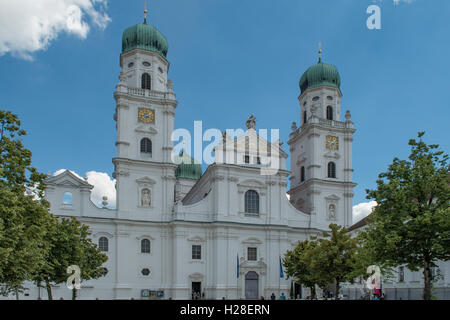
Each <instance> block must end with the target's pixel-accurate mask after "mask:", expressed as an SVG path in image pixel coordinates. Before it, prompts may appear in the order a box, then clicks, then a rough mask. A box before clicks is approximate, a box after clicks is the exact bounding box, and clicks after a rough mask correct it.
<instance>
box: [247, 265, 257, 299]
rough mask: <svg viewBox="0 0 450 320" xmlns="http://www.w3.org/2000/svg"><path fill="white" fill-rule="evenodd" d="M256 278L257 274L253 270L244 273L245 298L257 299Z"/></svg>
mask: <svg viewBox="0 0 450 320" xmlns="http://www.w3.org/2000/svg"><path fill="white" fill-rule="evenodd" d="M258 280H259V276H258V274H257V273H256V272H254V271H250V272H249V273H247V274H246V275H245V299H258Z"/></svg>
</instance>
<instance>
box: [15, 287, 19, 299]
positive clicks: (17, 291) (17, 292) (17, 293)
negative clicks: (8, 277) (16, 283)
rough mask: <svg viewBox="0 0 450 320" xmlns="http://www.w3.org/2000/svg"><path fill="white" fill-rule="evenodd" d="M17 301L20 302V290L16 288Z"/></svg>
mask: <svg viewBox="0 0 450 320" xmlns="http://www.w3.org/2000/svg"><path fill="white" fill-rule="evenodd" d="M15 291H16V300H19V290H18V289H17V288H16V290H15Z"/></svg>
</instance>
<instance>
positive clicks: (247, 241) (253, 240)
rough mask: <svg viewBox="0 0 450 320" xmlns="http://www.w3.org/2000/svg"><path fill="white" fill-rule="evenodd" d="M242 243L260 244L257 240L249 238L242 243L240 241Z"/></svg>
mask: <svg viewBox="0 0 450 320" xmlns="http://www.w3.org/2000/svg"><path fill="white" fill-rule="evenodd" d="M242 243H245V244H262V241H261V240H259V239H258V238H254V237H250V238H247V239H245V240H244V241H242Z"/></svg>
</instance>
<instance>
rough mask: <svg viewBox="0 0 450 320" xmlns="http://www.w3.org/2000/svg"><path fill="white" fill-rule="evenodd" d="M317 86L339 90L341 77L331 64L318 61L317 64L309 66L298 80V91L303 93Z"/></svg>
mask: <svg viewBox="0 0 450 320" xmlns="http://www.w3.org/2000/svg"><path fill="white" fill-rule="evenodd" d="M319 86H330V87H335V88H338V89H339V88H340V86H341V77H340V76H339V72H338V70H337V68H336V67H335V66H333V65H331V64H327V63H323V62H322V61H321V60H320V59H319V63H317V64H315V65H313V66H311V67H309V68H308V70H306V71H305V73H304V74H303V75H302V77H301V78H300V91H301V93H303V92H305V91H306V90H307V89H309V88H314V87H319Z"/></svg>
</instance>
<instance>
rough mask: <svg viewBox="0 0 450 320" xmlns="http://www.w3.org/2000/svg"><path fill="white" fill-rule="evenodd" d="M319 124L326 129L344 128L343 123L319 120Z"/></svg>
mask: <svg viewBox="0 0 450 320" xmlns="http://www.w3.org/2000/svg"><path fill="white" fill-rule="evenodd" d="M319 124H320V125H323V126H327V127H338V128H345V122H341V121H336V120H327V119H319Z"/></svg>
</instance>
